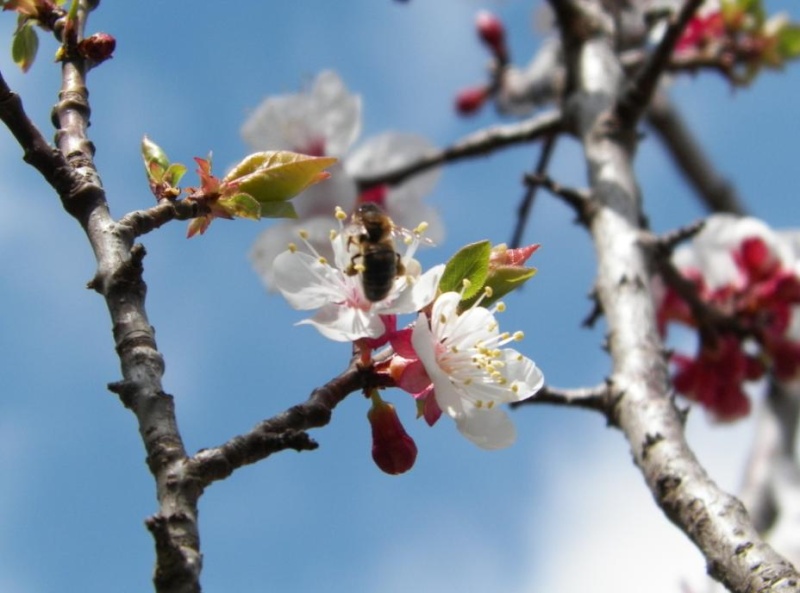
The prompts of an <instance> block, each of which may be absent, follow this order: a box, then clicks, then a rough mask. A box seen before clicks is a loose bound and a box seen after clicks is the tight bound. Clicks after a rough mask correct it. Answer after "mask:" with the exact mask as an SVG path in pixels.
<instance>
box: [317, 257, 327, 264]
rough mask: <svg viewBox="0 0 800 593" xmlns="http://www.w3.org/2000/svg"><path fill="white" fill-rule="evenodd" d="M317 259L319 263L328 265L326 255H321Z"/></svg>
mask: <svg viewBox="0 0 800 593" xmlns="http://www.w3.org/2000/svg"><path fill="white" fill-rule="evenodd" d="M317 261H318V262H319V263H321V264H322V265H323V266H327V265H328V260H327V258H325V257H322V256H320V257H319V259H318V260H317Z"/></svg>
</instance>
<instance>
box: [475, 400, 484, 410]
mask: <svg viewBox="0 0 800 593" xmlns="http://www.w3.org/2000/svg"><path fill="white" fill-rule="evenodd" d="M475 407H476V408H478V409H479V410H480V409H481V408H482V407H483V402H482V401H481V400H478V401H476V402H475Z"/></svg>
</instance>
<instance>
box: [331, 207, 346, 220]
mask: <svg viewBox="0 0 800 593" xmlns="http://www.w3.org/2000/svg"><path fill="white" fill-rule="evenodd" d="M333 215H334V216H335V217H336V220H346V219H347V213H346V212H345V211H344V210H342V209H341V207H339V206H336V210H335V211H334V213H333Z"/></svg>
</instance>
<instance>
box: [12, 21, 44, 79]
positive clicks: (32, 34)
mask: <svg viewBox="0 0 800 593" xmlns="http://www.w3.org/2000/svg"><path fill="white" fill-rule="evenodd" d="M38 50H39V36H38V35H36V31H35V30H34V29H33V26H32V25H31V22H30V21H25V22H22V21H20V25H19V27H18V28H17V30H16V31H15V32H14V36H13V40H12V42H11V58H12V59H13V60H14V63H15V64H16V65H17V66H19V67H20V69H21V70H22V71H23V72H27V71H28V70H29V69H30V67H31V66H32V65H33V61H34V60H35V59H36V52H37V51H38Z"/></svg>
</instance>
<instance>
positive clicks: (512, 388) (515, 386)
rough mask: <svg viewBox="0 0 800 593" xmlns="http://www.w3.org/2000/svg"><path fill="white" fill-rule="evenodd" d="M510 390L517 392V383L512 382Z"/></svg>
mask: <svg viewBox="0 0 800 593" xmlns="http://www.w3.org/2000/svg"><path fill="white" fill-rule="evenodd" d="M511 391H513V392H514V393H519V384H517V383H514V384H513V385H512V386H511Z"/></svg>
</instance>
